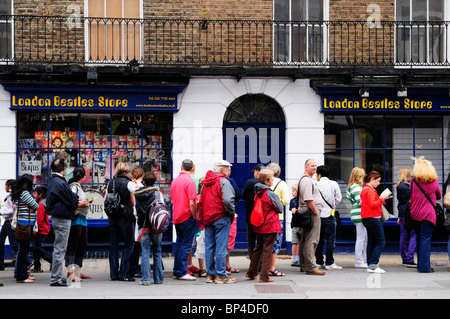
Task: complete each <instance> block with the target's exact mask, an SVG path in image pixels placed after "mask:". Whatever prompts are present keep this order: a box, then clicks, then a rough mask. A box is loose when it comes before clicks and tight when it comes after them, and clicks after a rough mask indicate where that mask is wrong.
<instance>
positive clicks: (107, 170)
mask: <svg viewBox="0 0 450 319" xmlns="http://www.w3.org/2000/svg"><path fill="white" fill-rule="evenodd" d="M17 123H18V136H19V142H18V160H19V163H18V175H22V174H25V173H30V174H32V175H33V176H34V182H35V184H46V183H47V182H48V179H49V177H50V175H51V171H50V164H51V162H52V161H53V160H54V159H55V158H56V156H58V153H59V152H61V153H59V154H60V155H61V154H62V155H63V156H65V159H66V162H67V168H66V171H65V172H64V175H65V177H66V178H67V179H70V178H71V177H72V175H73V170H74V168H75V167H76V166H83V167H84V169H85V171H86V173H87V175H86V178H85V179H84V180H83V181H82V185H83V188H84V189H85V191H86V192H87V193H88V197H92V198H94V204H93V205H90V208H91V212H90V215H88V217H89V218H95V219H99V218H105V217H106V216H105V215H104V213H103V195H104V192H105V189H106V185H107V183H108V181H109V180H110V179H111V178H112V177H113V176H114V168H115V165H116V164H117V163H118V162H126V163H128V165H129V166H130V167H131V168H134V167H135V166H140V167H142V168H143V169H144V171H149V170H151V171H153V172H155V175H156V177H157V186H159V187H160V188H161V191H162V193H163V194H164V195H165V196H166V197H168V196H169V192H170V182H171V160H170V154H171V133H172V114H171V113H169V114H165V113H161V114H157V115H154V114H143V115H141V114H134V113H129V114H124V115H122V114H113V115H110V114H77V113H24V112H19V113H18V121H17Z"/></svg>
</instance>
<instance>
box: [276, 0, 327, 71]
mask: <svg viewBox="0 0 450 319" xmlns="http://www.w3.org/2000/svg"><path fill="white" fill-rule="evenodd" d="M274 20H275V22H274V23H275V24H274V48H275V49H274V62H275V63H277V62H279V63H283V62H293V63H305V62H308V63H310V62H312V63H314V62H324V61H326V60H327V59H326V54H327V53H326V52H327V49H326V48H327V41H328V39H327V31H326V28H325V25H324V23H323V21H324V1H323V0H275V1H274Z"/></svg>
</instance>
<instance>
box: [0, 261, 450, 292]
mask: <svg viewBox="0 0 450 319" xmlns="http://www.w3.org/2000/svg"><path fill="white" fill-rule="evenodd" d="M335 262H336V264H338V265H340V266H342V267H344V269H343V270H333V271H326V274H325V275H324V276H309V275H306V274H305V273H300V271H299V268H298V267H291V266H290V264H291V258H290V256H280V257H279V258H278V260H277V269H278V270H279V271H281V272H284V273H286V276H284V277H278V278H274V277H272V278H274V279H275V282H273V283H259V281H258V280H256V281H251V280H248V279H246V278H245V273H246V271H247V268H248V266H249V263H250V261H249V259H248V258H247V257H245V256H232V257H231V265H232V267H234V268H237V269H240V272H239V273H237V274H233V277H235V278H237V279H238V282H237V283H235V284H229V285H217V284H207V283H206V282H205V279H204V278H198V277H197V279H196V281H189V282H186V281H179V280H174V279H173V278H172V266H173V258H172V257H166V258H163V263H164V269H165V270H164V277H165V279H164V283H163V284H161V285H154V284H151V285H150V286H142V285H140V284H139V278H136V281H135V282H117V281H111V280H109V264H108V259H85V260H84V266H83V273H86V274H89V275H91V276H92V279H85V280H83V281H82V282H78V283H74V284H72V285H71V286H69V287H67V288H66V287H51V286H50V285H49V283H50V272H49V271H48V264H45V263H43V269H44V270H45V271H44V272H43V273H37V274H35V277H36V281H35V283H33V284H17V283H16V282H15V280H14V278H13V274H14V268H12V267H8V268H6V269H5V270H4V271H1V272H0V282H2V283H3V284H4V286H3V287H0V298H1V299H16V298H38V299H46V298H51V299H67V298H70V299H72V298H87V299H99V298H101V299H117V298H120V299H140V298H150V299H188V300H190V299H226V300H241V299H266V298H282V299H291V298H294V299H323V298H331V299H368V298H388V299H398V298H402V299H404V298H406V299H408V298H418V299H428V298H433V299H440V298H450V272H449V271H448V258H447V255H446V254H441V255H433V256H432V263H433V265H432V266H433V267H434V270H435V272H434V273H431V274H421V273H418V272H417V270H416V269H413V268H406V267H405V266H403V265H402V264H401V259H400V257H399V256H397V255H387V254H386V255H382V257H381V261H380V266H381V267H382V268H383V269H385V270H386V274H382V275H374V274H369V273H367V272H366V271H365V270H364V269H356V268H354V256H353V255H339V254H336V255H335ZM194 264H196V259H195V258H194Z"/></svg>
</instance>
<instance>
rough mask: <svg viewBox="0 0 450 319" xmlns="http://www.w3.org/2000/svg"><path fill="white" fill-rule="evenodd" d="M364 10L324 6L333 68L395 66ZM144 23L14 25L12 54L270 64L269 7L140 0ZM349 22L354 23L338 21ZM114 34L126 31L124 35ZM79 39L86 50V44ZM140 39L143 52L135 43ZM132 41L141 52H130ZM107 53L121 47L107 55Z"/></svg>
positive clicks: (383, 6)
mask: <svg viewBox="0 0 450 319" xmlns="http://www.w3.org/2000/svg"><path fill="white" fill-rule="evenodd" d="M393 3H394V1H393V0H378V1H376V5H378V6H379V8H380V18H381V20H382V21H383V20H386V21H393V20H394V6H393ZM370 4H374V2H373V1H360V0H329V20H330V24H328V25H326V26H324V27H321V28H319V29H318V30H320V29H322V31H320V32H322V33H323V34H321V35H320V36H321V37H323V38H325V37H326V35H327V34H328V35H329V41H328V44H327V45H328V51H329V54H330V60H329V62H330V63H331V64H333V63H335V64H345V63H347V62H349V61H350V62H353V61H354V60H356V61H357V62H359V63H370V64H373V63H389V62H392V61H393V55H394V47H395V44H394V43H393V39H394V37H393V32H394V25H393V24H392V23H391V24H382V25H380V26H379V27H375V28H369V24H368V23H367V19H368V18H369V16H370V15H371V14H373V13H374V12H368V11H367V10H368V8H369V5H370ZM14 5H15V14H17V15H36V16H63V17H67V16H69V15H70V14H72V13H73V11H72V10H71V7H70V5H75V6H78V8H79V9H80V14H81V16H83V10H84V1H83V0H75V1H70V0H63V1H50V0H38V1H36V0H15V2H14ZM143 16H144V19H146V20H145V21H144V23H143V24H141V23H140V22H139V21H137V22H136V21H129V22H123V21H119V20H116V21H114V22H113V23H114V27H113V28H112V29H114V30H115V31H114V32H111V30H112V29H111V26H110V24H111V21H108V24H109V26H108V24H105V21H103V20H89V22H88V23H87V24H84V23H81V25H79V26H78V28H71V27H69V26H68V25H67V21H65V20H60V19H53V18H52V19H43V18H34V19H30V20H27V19H25V20H21V21H17V22H16V23H15V25H14V27H15V37H16V41H15V54H16V57H18V58H22V59H24V60H27V59H29V60H32V59H36V58H38V59H47V60H50V61H64V60H66V59H70V60H72V62H83V61H84V59H85V46H86V45H87V46H88V47H89V52H88V57H91V58H92V59H93V60H96V59H97V58H98V59H99V60H103V59H105V57H106V59H112V58H114V59H118V58H121V59H129V60H131V59H133V58H136V59H138V60H139V59H141V58H143V59H144V60H146V61H148V62H150V63H152V64H166V63H172V64H173V63H181V62H184V61H186V62H187V64H190V63H192V64H211V63H214V64H215V63H224V64H234V63H242V62H244V63H245V64H252V63H261V62H263V63H267V64H271V63H272V62H271V61H272V55H273V43H274V31H273V24H272V23H271V22H270V21H271V20H272V19H273V2H272V0H189V1H186V0H144V6H143ZM172 19H177V20H178V21H176V22H174V21H173V20H172ZM180 19H187V20H188V21H182V20H180ZM206 20H208V22H205V21H206ZM211 20H213V21H211ZM225 20H244V21H247V22H227V21H225ZM248 20H253V22H248ZM254 20H259V21H260V22H254ZM348 20H351V21H355V22H354V23H350V24H348V23H343V22H342V21H348ZM262 21H265V22H262ZM72 22H74V21H72ZM85 28H87V31H85ZM119 29H121V30H124V31H125V32H123V34H122V33H121V32H119V31H118V30H119ZM303 29H304V28H303ZM105 30H106V33H107V34H109V35H111V34H113V36H110V37H109V38H107V40H106V41H105V36H104V34H105V33H104V32H105ZM139 30H142V34H141V33H140V32H139ZM86 35H87V36H86ZM85 36H86V38H87V40H88V43H85ZM141 36H142V40H143V41H142V48H141V47H140V45H141V44H139V43H140V38H141ZM316 36H317V34H316ZM105 42H107V44H106V46H105ZM136 42H138V44H139V45H135V44H134V43H136ZM300 42H301V41H300ZM319 42H320V40H319ZM101 46H103V49H102V48H100V47H101ZM113 46H114V47H117V46H121V48H120V49H117V48H116V50H115V51H114V52H113V50H112V49H111V47H113ZM125 46H126V47H125ZM104 47H106V51H105V50H104ZM122 48H123V50H122ZM141 49H142V51H143V57H142V56H141V54H140V51H141ZM320 49H322V48H320ZM125 51H126V52H125ZM124 52H125V53H124Z"/></svg>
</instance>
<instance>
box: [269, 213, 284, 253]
mask: <svg viewBox="0 0 450 319" xmlns="http://www.w3.org/2000/svg"><path fill="white" fill-rule="evenodd" d="M280 224H281V233H280V234H277V238H276V239H275V243H274V244H273V249H272V254H277V255H278V254H279V253H280V249H281V244H282V243H283V233H284V220H280Z"/></svg>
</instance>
